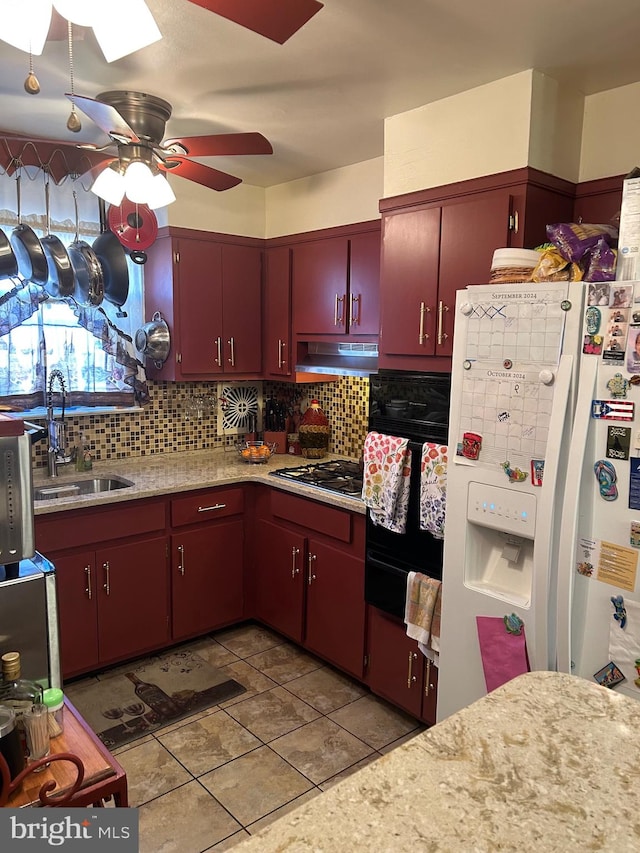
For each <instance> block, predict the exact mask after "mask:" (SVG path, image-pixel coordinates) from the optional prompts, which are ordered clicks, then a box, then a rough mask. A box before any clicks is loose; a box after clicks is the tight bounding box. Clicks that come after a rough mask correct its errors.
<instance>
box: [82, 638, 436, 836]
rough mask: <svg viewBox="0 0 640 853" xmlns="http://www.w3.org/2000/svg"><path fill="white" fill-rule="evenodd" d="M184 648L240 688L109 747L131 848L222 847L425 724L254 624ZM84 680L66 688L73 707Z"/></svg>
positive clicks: (201, 640) (383, 751)
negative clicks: (130, 820) (124, 798)
mask: <svg viewBox="0 0 640 853" xmlns="http://www.w3.org/2000/svg"><path fill="white" fill-rule="evenodd" d="M187 645H188V646H189V647H190V648H192V649H193V650H194V651H196V652H197V653H198V654H199V655H201V656H202V657H204V658H206V659H207V660H208V661H209V663H211V664H212V665H213V666H216V667H218V668H220V669H225V670H227V671H228V672H229V675H230V676H231V677H233V678H235V679H236V681H239V682H241V683H242V685H243V686H244V687H246V693H243V694H242V695H241V696H237V697H236V698H235V699H231V700H229V701H228V702H225V703H222V704H221V705H214V706H213V707H212V708H209V709H208V710H206V711H203V712H200V713H198V714H195V715H194V716H192V717H188V718H187V719H184V720H180V721H179V722H177V723H173V724H172V725H169V726H166V727H165V728H163V729H158V730H157V731H155V732H154V733H153V734H149V735H145V736H143V737H141V738H140V739H139V740H136V741H134V742H132V743H130V744H128V745H126V746H124V747H121V748H120V749H119V750H116V751H115V754H116V755H117V756H118V761H120V763H121V764H122V766H123V767H124V768H125V770H126V772H127V778H128V783H129V804H130V805H131V806H136V807H139V809H140V853H174V851H176V853H177V851H179V853H204V851H213V850H229V849H231V848H232V847H233V846H234V845H236V844H237V843H238V842H239V841H242V840H243V839H244V838H247V837H248V836H249V835H252V834H254V833H255V832H257V831H258V830H259V829H261V828H262V827H263V826H265V825H266V824H267V823H271V822H272V821H273V820H275V819H276V818H278V817H280V816H281V815H282V814H284V813H286V812H287V811H290V810H291V809H293V808H295V807H297V806H298V805H300V804H302V803H304V802H305V801H306V800H309V799H311V798H312V797H317V796H319V795H321V794H322V792H323V791H326V790H327V788H329V787H330V786H331V785H333V784H334V783H335V782H336V781H339V780H340V779H341V778H343V777H345V776H347V775H348V774H349V773H352V772H354V771H355V770H357V769H359V768H360V767H362V766H364V765H365V764H367V763H369V762H370V761H374V760H375V759H376V758H378V757H380V755H382V754H383V753H385V752H388V751H389V750H390V749H393V748H394V747H395V746H397V745H398V744H399V743H402V742H404V741H405V740H406V739H407V738H408V737H413V736H414V735H416V734H418V732H420V731H422V729H423V727H422V726H421V724H420V723H419V722H418V721H417V720H415V719H414V718H413V717H410V716H407V715H406V714H404V713H402V712H401V711H399V710H398V709H396V708H394V707H393V706H392V705H389V704H388V703H386V702H384V701H383V700H381V699H379V698H377V697H375V696H373V695H372V694H371V693H369V692H368V691H367V690H366V688H364V687H362V685H360V684H358V683H357V682H355V681H352V680H351V679H349V678H347V677H345V676H344V675H342V674H341V673H339V672H338V671H336V670H334V669H332V668H331V667H329V666H327V665H326V664H325V663H324V662H323V661H321V660H319V659H318V658H315V657H313V656H311V655H309V654H307V653H306V652H305V651H303V650H302V649H300V648H298V647H297V646H295V645H293V644H291V643H289V642H288V641H286V640H284V639H283V638H282V637H281V636H279V635H278V634H276V633H274V632H272V631H269V630H267V629H265V628H263V627H260V626H258V625H255V624H246V625H241V626H239V627H235V628H230V629H228V630H224V631H220V632H217V633H215V634H213V635H211V636H209V637H205V638H203V639H200V640H197V641H195V642H193V643H188V644H187ZM97 677H98V678H99V677H100V676H97ZM87 682H88V680H87V679H83V680H82V681H79V682H74V683H71V684H69V685H66V686H65V691H66V693H67V695H68V696H69V698H70V700H71V701H72V702H73V695H74V691H75V690H77V689H78V687H79V686H80V685H82V686H83V687H84V686H85V685H86V684H87Z"/></svg>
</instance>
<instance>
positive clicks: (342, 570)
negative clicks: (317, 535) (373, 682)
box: [304, 539, 365, 678]
mask: <svg viewBox="0 0 640 853" xmlns="http://www.w3.org/2000/svg"><path fill="white" fill-rule="evenodd" d="M305 571H306V583H307V620H306V630H305V643H304V645H305V647H306V648H308V649H310V650H311V651H313V652H317V653H318V654H319V655H322V657H325V658H327V659H328V660H330V661H332V662H333V663H335V664H337V665H338V666H339V667H341V668H342V669H345V670H347V672H350V673H352V674H353V675H355V676H356V678H362V670H363V666H364V621H365V603H364V560H361V559H359V558H356V557H353V556H351V555H349V554H345V553H344V552H343V551H340V550H339V549H337V548H332V547H331V546H330V545H325V544H324V543H322V542H319V541H318V540H316V539H309V543H308V552H307V565H306V566H305Z"/></svg>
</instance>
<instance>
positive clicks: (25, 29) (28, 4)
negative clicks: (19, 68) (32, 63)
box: [0, 0, 53, 56]
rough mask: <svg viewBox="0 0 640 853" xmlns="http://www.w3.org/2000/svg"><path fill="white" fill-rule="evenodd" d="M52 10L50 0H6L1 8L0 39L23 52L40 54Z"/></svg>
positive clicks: (47, 31) (45, 38)
mask: <svg viewBox="0 0 640 853" xmlns="http://www.w3.org/2000/svg"><path fill="white" fill-rule="evenodd" d="M7 7H8V8H7ZM52 11H53V10H52V6H51V0H7V2H5V3H4V4H3V9H2V13H3V15H2V17H3V20H2V28H1V29H0V39H2V41H5V42H7V44H10V45H12V46H13V47H17V48H18V50H24V52H25V53H32V54H33V55H34V56H40V55H41V54H42V51H43V50H44V45H45V42H46V40H47V35H48V33H49V27H50V26H51V14H52Z"/></svg>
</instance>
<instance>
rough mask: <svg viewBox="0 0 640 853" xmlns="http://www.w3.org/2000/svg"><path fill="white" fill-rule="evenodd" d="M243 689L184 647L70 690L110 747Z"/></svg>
mask: <svg viewBox="0 0 640 853" xmlns="http://www.w3.org/2000/svg"><path fill="white" fill-rule="evenodd" d="M244 692H245V688H244V687H243V686H242V685H241V684H239V683H238V682H237V681H234V680H233V679H232V678H228V677H227V675H226V673H224V672H223V671H221V670H219V669H216V668H215V667H213V666H211V665H210V664H209V663H207V661H206V660H204V659H203V658H201V657H200V656H199V655H197V654H194V653H193V652H191V651H184V650H183V651H176V652H169V653H168V654H164V655H159V656H158V655H156V656H154V657H150V658H145V659H143V660H140V661H137V662H136V663H135V665H134V666H132V667H131V669H125V668H123V667H120V668H118V669H117V670H115V671H114V672H113V673H111V674H109V673H105V674H104V675H101V676H99V679H98V680H93V681H92V682H83V683H81V684H78V685H73V684H72V685H70V686H69V688H68V690H67V694H68V697H69V700H70V701H71V702H72V704H73V705H75V707H76V708H77V709H78V711H79V712H80V714H81V715H82V716H83V717H84V719H85V720H86V721H87V723H88V724H89V726H91V728H92V729H93V731H94V732H95V733H96V734H97V735H98V737H99V738H100V740H101V741H102V742H103V743H104V745H105V746H106V747H107V748H108V749H115V748H116V747H118V746H123V745H124V744H126V743H129V742H130V741H132V740H135V739H136V738H139V737H141V736H142V735H146V734H149V733H151V732H153V731H155V730H156V729H159V728H161V727H162V726H166V725H167V724H168V723H173V722H175V721H176V720H180V719H182V718H184V717H188V716H189V715H190V714H195V713H197V712H198V711H203V710H205V709H206V708H210V707H211V706H212V705H217V704H219V703H220V702H226V701H227V700H228V699H232V698H233V697H234V696H239V695H240V694H241V693H244Z"/></svg>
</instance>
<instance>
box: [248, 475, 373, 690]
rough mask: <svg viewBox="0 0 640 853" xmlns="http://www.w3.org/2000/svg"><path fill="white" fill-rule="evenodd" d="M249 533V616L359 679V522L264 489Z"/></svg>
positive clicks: (322, 506) (361, 541)
mask: <svg viewBox="0 0 640 853" xmlns="http://www.w3.org/2000/svg"><path fill="white" fill-rule="evenodd" d="M319 530H323V531H325V535H319ZM254 535H255V539H256V542H255V548H254V558H253V562H254V565H252V566H251V567H250V571H249V583H250V584H251V586H252V599H253V602H254V603H253V613H252V615H253V616H254V617H255V618H256V619H258V620H259V621H261V622H264V623H265V624H266V625H269V626H270V627H272V628H274V629H275V630H276V631H279V632H281V633H282V634H284V635H285V636H287V637H289V638H290V639H291V640H293V641H294V642H296V643H300V644H302V645H303V646H304V647H305V648H306V649H308V650H309V651H310V652H313V653H315V654H317V655H319V656H320V657H322V658H325V659H326V660H328V661H330V662H331V663H333V664H335V665H336V666H338V667H339V668H340V669H343V670H345V671H346V672H348V673H350V674H352V675H354V676H355V677H356V678H360V679H361V678H362V675H363V663H364V618H365V605H364V559H363V558H364V519H363V517H362V516H359V515H355V514H352V513H349V512H348V511H346V510H341V509H336V508H334V507H330V506H328V505H326V504H321V503H317V502H315V501H309V500H305V499H304V498H298V497H294V496H292V495H289V494H286V493H284V492H279V491H277V490H272V491H271V492H270V494H269V492H267V491H265V493H264V501H263V507H262V510H261V513H260V517H259V518H258V519H257V520H256V523H255V527H254Z"/></svg>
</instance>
